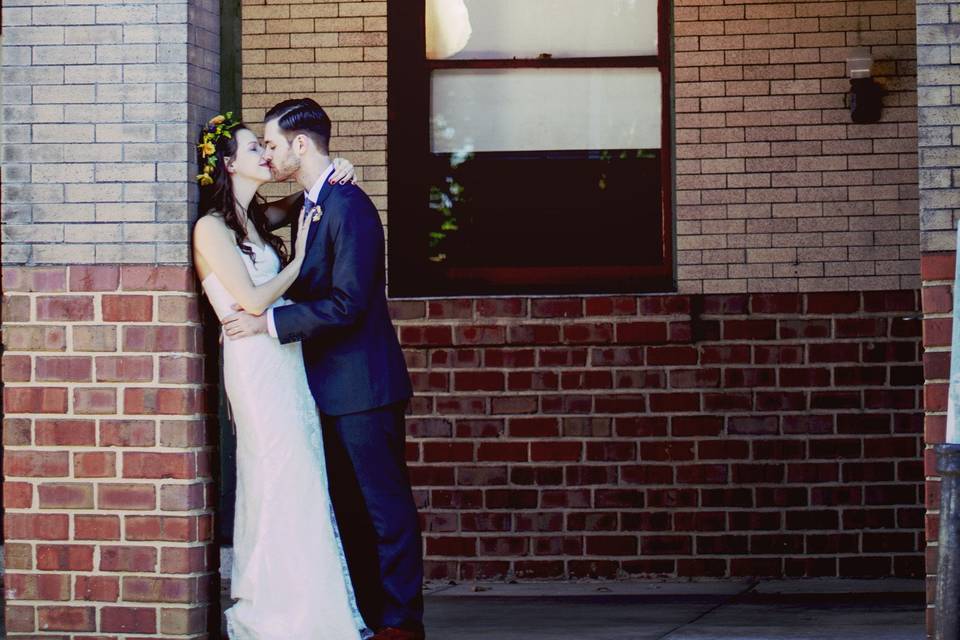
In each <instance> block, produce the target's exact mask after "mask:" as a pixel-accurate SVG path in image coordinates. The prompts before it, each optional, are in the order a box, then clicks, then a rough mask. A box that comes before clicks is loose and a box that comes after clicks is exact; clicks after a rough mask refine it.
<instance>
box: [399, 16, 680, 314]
mask: <svg viewBox="0 0 960 640" xmlns="http://www.w3.org/2000/svg"><path fill="white" fill-rule="evenodd" d="M665 11H666V5H665V0H411V1H410V2H403V3H399V2H391V3H389V4H388V12H389V18H388V20H389V24H388V28H389V46H390V51H389V70H388V71H389V86H388V103H389V104H388V107H389V120H390V122H389V141H388V156H389V207H390V214H389V215H390V220H389V265H390V270H389V279H390V293H391V295H393V296H432V295H472V294H481V295H482V294H521V293H603V292H640V291H662V290H669V289H671V288H672V286H673V273H672V262H673V260H672V244H673V241H672V233H671V229H672V227H671V220H672V216H671V215H670V211H671V201H670V193H671V179H670V175H671V174H670V167H671V157H670V153H669V150H670V139H671V138H670V132H671V127H670V126H669V113H670V111H669V87H670V83H669V70H670V64H669V55H668V53H669V31H668V29H667V26H666V22H665V17H664V14H665Z"/></svg>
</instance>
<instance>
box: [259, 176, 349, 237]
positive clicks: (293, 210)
mask: <svg viewBox="0 0 960 640" xmlns="http://www.w3.org/2000/svg"><path fill="white" fill-rule="evenodd" d="M336 182H341V183H342V182H353V183H354V184H356V182H357V172H356V169H355V168H354V166H353V163H352V162H350V161H349V160H347V159H346V158H334V159H333V174H332V175H331V176H330V184H334V183H336ZM301 208H303V192H302V191H297V192H296V193H293V194H290V195H289V196H287V197H286V198H281V199H279V200H274V201H273V202H268V203H267V205H266V206H265V207H264V211H263V213H264V215H265V216H266V218H267V228H268V229H270V230H271V231H274V230H276V229H279V228H280V227H283V226H286V225H288V224H291V223H292V222H293V221H294V220H296V219H297V215H298V214H299V213H300V209H301Z"/></svg>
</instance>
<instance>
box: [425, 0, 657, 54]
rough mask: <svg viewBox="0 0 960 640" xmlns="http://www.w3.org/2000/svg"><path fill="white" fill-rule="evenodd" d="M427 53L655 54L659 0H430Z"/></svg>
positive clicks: (428, 0) (428, 4)
mask: <svg viewBox="0 0 960 640" xmlns="http://www.w3.org/2000/svg"><path fill="white" fill-rule="evenodd" d="M426 1H427V7H426V8H427V14H426V16H427V57H428V58H433V59H442V58H454V59H470V58H472V59H510V58H538V57H541V56H544V55H546V56H550V57H554V58H571V57H606V56H647V55H656V54H657V0H426Z"/></svg>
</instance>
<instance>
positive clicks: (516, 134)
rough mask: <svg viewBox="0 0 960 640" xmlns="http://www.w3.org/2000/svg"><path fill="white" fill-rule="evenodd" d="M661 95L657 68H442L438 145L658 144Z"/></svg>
mask: <svg viewBox="0 0 960 640" xmlns="http://www.w3.org/2000/svg"><path fill="white" fill-rule="evenodd" d="M660 94H661V87H660V72H659V71H657V70H656V69H631V68H626V69H620V68H618V69H449V70H446V69H445V70H438V71H435V72H434V73H433V76H432V87H431V101H432V105H431V111H432V114H431V125H432V126H431V149H432V151H433V152H435V153H453V152H458V151H478V152H479V151H535V150H540V151H555V150H587V149H657V148H659V147H660V129H661V122H660V109H661V95H660Z"/></svg>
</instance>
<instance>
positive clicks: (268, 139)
mask: <svg viewBox="0 0 960 640" xmlns="http://www.w3.org/2000/svg"><path fill="white" fill-rule="evenodd" d="M330 128H331V124H330V119H329V118H328V117H327V114H326V113H325V112H324V110H323V109H322V108H321V107H320V105H318V104H317V103H316V102H314V101H313V100H311V99H309V98H301V99H297V100H286V101H284V102H281V103H280V104H278V105H276V106H275V107H273V108H272V109H271V110H270V111H269V112H267V115H266V118H265V128H264V146H265V151H264V153H263V160H262V161H263V162H264V163H266V164H269V166H270V171H271V173H272V174H273V178H274V179H275V180H278V181H281V180H286V179H288V178H290V177H293V178H294V179H295V180H296V181H297V182H298V183H299V184H300V185H301V186H302V187H303V189H304V199H305V201H304V205H303V208H302V209H296V210H295V211H294V212H293V213H294V215H296V214H299V215H306V216H311V224H310V227H309V232H308V233H309V235H308V239H307V248H306V252H307V255H306V259H305V261H304V263H303V268H302V269H301V270H300V276H299V278H298V279H297V281H296V282H295V283H294V284H293V286H291V287H290V289H289V291H288V292H287V297H288V298H290V299H292V300H293V301H294V302H295V303H296V304H292V305H287V306H281V307H276V308H274V309H270V310H268V312H267V313H266V314H264V315H262V316H252V315H250V314H247V313H245V312H239V313H237V314H234V315H232V316H229V317H227V318H225V319H224V325H225V326H226V329H227V335H229V336H230V337H231V338H234V339H235V338H241V337H245V336H250V335H255V334H258V333H269V334H270V335H272V336H275V337H277V338H278V339H279V340H280V342H281V343H289V342H295V341H300V342H301V343H302V346H303V358H304V362H305V365H306V370H307V378H308V381H309V384H310V389H311V391H312V392H313V396H314V399H315V400H316V402H317V407H318V408H319V411H320V417H321V423H322V428H323V437H324V446H325V449H326V456H327V471H328V474H329V478H330V489H331V498H332V502H333V505H334V510H335V512H336V514H337V520H338V522H339V524H340V529H341V534H342V539H343V545H344V549H345V552H346V555H347V558H348V563H349V566H350V573H351V577H352V579H353V583H354V586H355V590H356V593H357V600H358V604H359V607H360V609H361V612H362V613H363V616H364V618H365V619H366V622H367V624H368V625H369V626H370V627H371V628H374V629H377V635H376V636H374V638H375V639H377V640H419V639H422V638H423V637H424V632H423V598H422V595H421V587H422V582H423V560H422V556H421V539H420V527H419V521H418V519H417V510H416V506H415V505H414V502H413V494H412V492H411V490H410V482H409V479H408V477H407V468H406V462H405V458H404V456H405V450H404V439H405V436H406V430H405V426H404V410H405V408H406V405H407V402H408V400H409V398H410V396H411V395H412V390H411V386H410V378H409V375H408V374H407V368H406V364H405V362H404V359H403V353H402V352H401V350H400V344H399V342H398V340H397V334H396V331H395V329H394V327H393V325H392V323H391V322H390V316H389V315H388V311H387V299H386V292H385V289H386V282H385V277H386V276H385V264H384V262H385V259H384V234H383V227H382V225H381V224H380V217H379V215H378V213H377V210H376V208H375V207H374V205H373V203H372V202H371V201H370V198H369V197H367V195H366V194H365V193H364V192H363V191H361V190H360V188H359V187H357V186H355V185H352V184H334V185H331V184H329V177H330V175H331V174H332V173H333V165H332V164H331V161H330V153H329V144H330ZM278 222H280V221H278ZM282 222H283V223H289V222H291V220H289V219H288V220H284V221H282ZM294 228H296V225H294Z"/></svg>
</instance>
